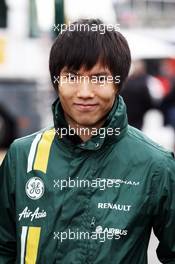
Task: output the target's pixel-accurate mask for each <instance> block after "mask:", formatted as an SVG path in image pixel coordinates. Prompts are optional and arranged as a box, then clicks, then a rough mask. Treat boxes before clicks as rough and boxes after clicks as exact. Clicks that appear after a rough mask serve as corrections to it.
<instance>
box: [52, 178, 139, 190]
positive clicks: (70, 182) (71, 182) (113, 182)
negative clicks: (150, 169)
mask: <svg viewBox="0 0 175 264" xmlns="http://www.w3.org/2000/svg"><path fill="white" fill-rule="evenodd" d="M139 184H140V182H137V181H131V180H122V179H115V178H114V179H111V178H109V179H105V178H104V179H102V178H94V179H92V180H88V179H79V178H78V177H77V178H76V179H71V178H70V177H69V178H68V179H54V180H53V185H54V186H53V187H54V188H57V189H59V190H61V191H62V190H64V189H67V188H98V189H99V190H101V191H104V190H106V189H107V188H120V187H121V185H129V186H134V187H135V186H139Z"/></svg>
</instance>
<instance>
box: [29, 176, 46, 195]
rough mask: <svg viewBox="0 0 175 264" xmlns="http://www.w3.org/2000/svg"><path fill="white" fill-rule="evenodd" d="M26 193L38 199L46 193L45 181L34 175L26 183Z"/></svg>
mask: <svg viewBox="0 0 175 264" xmlns="http://www.w3.org/2000/svg"><path fill="white" fill-rule="evenodd" d="M25 190H26V194H27V196H28V197H29V198H30V199H33V200H37V199H39V198H41V197H42V196H43V194H44V183H43V181H42V180H41V179H40V178H38V177H33V178H31V179H30V180H28V182H27V183H26V186H25Z"/></svg>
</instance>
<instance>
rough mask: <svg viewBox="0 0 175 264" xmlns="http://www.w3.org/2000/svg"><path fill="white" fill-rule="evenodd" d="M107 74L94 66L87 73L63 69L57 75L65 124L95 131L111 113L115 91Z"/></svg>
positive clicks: (99, 66) (81, 70)
mask: <svg viewBox="0 0 175 264" xmlns="http://www.w3.org/2000/svg"><path fill="white" fill-rule="evenodd" d="M112 79H113V77H112V75H111V72H110V71H109V70H108V69H107V68H104V67H103V66H101V64H100V63H97V64H96V65H95V66H94V67H93V68H92V69H91V70H90V71H85V69H84V68H81V69H80V70H79V71H78V72H73V71H69V70H68V69H66V68H63V69H62V71H61V73H60V84H59V88H58V89H59V98H60V102H61V105H62V108H63V110H64V114H65V118H66V120H67V121H68V123H70V122H73V124H74V125H75V124H76V125H80V126H84V127H93V126H94V127H98V125H99V124H100V123H102V121H104V119H105V117H106V115H107V113H108V112H109V111H110V110H111V108H112V106H113V103H114V100H115V97H116V93H117V88H116V86H115V85H114V82H112Z"/></svg>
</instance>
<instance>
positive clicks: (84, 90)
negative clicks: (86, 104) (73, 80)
mask: <svg viewBox="0 0 175 264" xmlns="http://www.w3.org/2000/svg"><path fill="white" fill-rule="evenodd" d="M77 97H79V98H83V99H88V98H93V97H94V92H93V90H92V87H91V84H90V81H88V80H83V81H81V83H80V84H79V85H78V90H77Z"/></svg>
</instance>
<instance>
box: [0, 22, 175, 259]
mask: <svg viewBox="0 0 175 264" xmlns="http://www.w3.org/2000/svg"><path fill="white" fill-rule="evenodd" d="M82 25H83V26H84V28H83V29H82V27H80V26H82ZM102 26H104V25H103V24H102V22H101V21H100V20H80V21H78V22H75V23H74V24H73V25H72V26H70V27H69V28H68V29H67V30H65V31H64V32H61V33H60V35H59V36H58V38H57V39H56V41H55V43H54V44H53V47H52V49H51V54H50V73H51V78H52V82H53V86H54V87H55V89H56V91H57V92H58V99H57V101H56V102H55V103H54V104H53V117H54V127H53V128H50V129H45V130H43V131H40V132H38V133H35V134H33V135H30V136H27V137H25V138H21V139H17V140H15V142H14V143H13V144H12V145H11V147H10V149H9V151H8V153H7V155H6V158H5V159H4V161H3V163H2V166H1V171H0V263H2V264H6V263H8V264H9V263H15V261H16V263H27V264H29V263H30V264H34V263H37V264H53V263H62V264H69V263H71V264H85V263H87V264H92V263H93V264H106V263H110V264H131V263H132V264H146V263H147V247H148V242H149V238H150V233H151V229H152V228H153V230H154V233H155V234H156V236H157V237H158V239H159V246H158V249H157V255H158V258H159V260H160V261H161V262H162V263H169V264H174V263H175V162H174V159H173V156H172V154H171V153H169V152H167V151H165V150H164V149H162V148H161V147H160V146H158V145H156V144H155V143H153V142H152V141H150V140H149V139H147V138H146V137H145V136H144V135H143V134H142V133H141V132H140V131H138V130H137V129H135V128H133V127H131V126H129V125H128V123H127V116H126V107H125V104H124V102H123V100H122V97H120V95H119V92H120V89H121V87H122V85H123V83H124V81H125V80H126V78H127V75H128V71H129V67H130V61H131V58H130V51H129V48H128V44H127V42H126V40H125V39H124V37H123V36H122V35H121V34H120V33H119V32H117V31H116V30H115V28H113V29H112V28H111V27H110V28H108V27H107V26H106V27H105V33H102V32H101V27H102ZM80 29H81V30H80ZM103 29H104V28H103ZM41 96H42V95H41ZM138 100H139V98H138Z"/></svg>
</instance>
